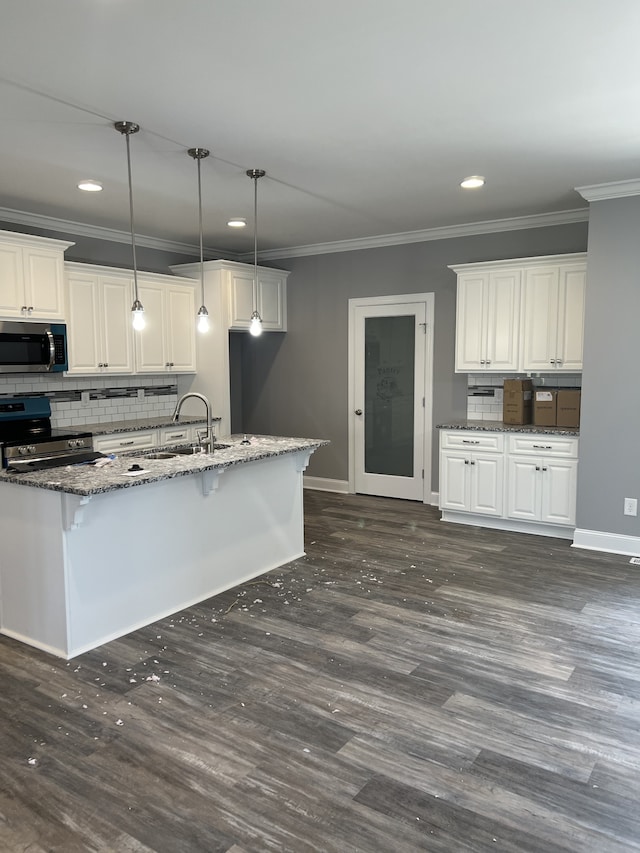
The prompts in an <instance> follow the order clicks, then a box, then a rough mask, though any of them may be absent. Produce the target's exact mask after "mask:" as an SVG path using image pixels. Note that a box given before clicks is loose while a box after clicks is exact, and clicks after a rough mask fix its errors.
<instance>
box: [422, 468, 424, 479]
mask: <svg viewBox="0 0 640 853" xmlns="http://www.w3.org/2000/svg"><path fill="white" fill-rule="evenodd" d="M422 479H423V480H424V468H423V469H422Z"/></svg>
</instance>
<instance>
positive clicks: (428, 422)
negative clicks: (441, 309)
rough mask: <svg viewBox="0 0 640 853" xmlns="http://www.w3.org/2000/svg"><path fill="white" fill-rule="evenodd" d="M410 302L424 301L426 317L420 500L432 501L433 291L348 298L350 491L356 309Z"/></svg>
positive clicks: (351, 478) (353, 462)
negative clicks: (422, 475) (422, 462)
mask: <svg viewBox="0 0 640 853" xmlns="http://www.w3.org/2000/svg"><path fill="white" fill-rule="evenodd" d="M410 302H423V303H424V305H425V317H426V323H427V325H426V329H425V334H426V340H425V348H424V359H425V364H424V383H425V387H424V389H423V396H424V447H423V451H424V479H423V481H422V503H425V504H432V503H433V500H432V491H431V449H432V445H433V327H434V306H435V295H434V294H433V293H403V294H399V295H397V296H371V297H361V298H358V299H350V300H349V346H348V358H347V363H348V366H349V368H348V369H349V382H348V407H349V408H348V415H347V418H348V419H347V428H348V436H349V494H355V490H356V489H355V483H356V450H355V448H356V441H355V422H354V418H353V412H354V410H355V396H356V375H355V362H356V359H355V339H356V309H357V308H367V307H373V306H380V305H403V304H407V303H410Z"/></svg>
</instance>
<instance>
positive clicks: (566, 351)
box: [450, 254, 586, 373]
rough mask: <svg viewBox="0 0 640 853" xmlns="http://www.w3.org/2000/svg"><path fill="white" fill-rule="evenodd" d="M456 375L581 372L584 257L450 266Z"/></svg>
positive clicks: (541, 258) (578, 255)
mask: <svg viewBox="0 0 640 853" xmlns="http://www.w3.org/2000/svg"><path fill="white" fill-rule="evenodd" d="M450 269H452V270H453V271H454V272H456V273H457V276H458V290H457V306H456V364H455V369H456V371H457V372H463V373H481V372H497V373H505V372H509V371H511V372H545V373H548V372H552V371H566V372H572V373H575V372H579V371H581V370H582V348H583V329H584V306H585V281H586V256H585V255H584V254H575V255H549V256H545V257H539V258H521V259H517V260H508V261H495V262H491V263H481V264H461V265H458V266H452V267H451V268H450Z"/></svg>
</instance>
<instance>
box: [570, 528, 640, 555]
mask: <svg viewBox="0 0 640 853" xmlns="http://www.w3.org/2000/svg"><path fill="white" fill-rule="evenodd" d="M573 547H574V548H585V549H587V550H588V551H606V552H607V553H608V554H628V555H629V556H630V557H640V536H622V535H620V534H619V533H604V532H603V531H601V530H580V529H579V528H576V531H575V533H574V535H573Z"/></svg>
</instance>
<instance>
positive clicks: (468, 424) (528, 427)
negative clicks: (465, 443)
mask: <svg viewBox="0 0 640 853" xmlns="http://www.w3.org/2000/svg"><path fill="white" fill-rule="evenodd" d="M436 429H472V430H476V431H482V432H525V433H530V434H533V435H572V436H579V435H580V428H579V427H553V426H535V424H523V425H522V426H520V425H518V424H505V423H503V422H502V421H479V420H470V419H469V420H459V421H450V422H449V423H444V424H438V425H437V426H436Z"/></svg>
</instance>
